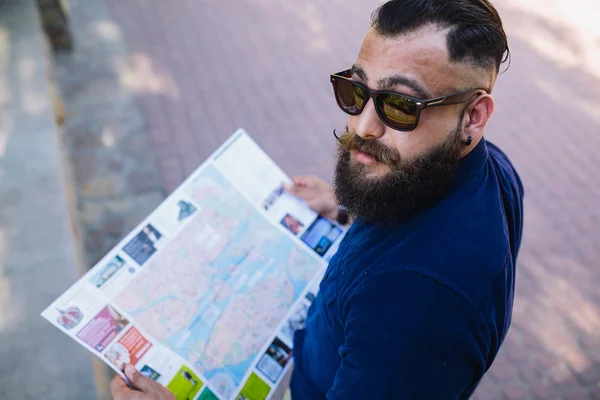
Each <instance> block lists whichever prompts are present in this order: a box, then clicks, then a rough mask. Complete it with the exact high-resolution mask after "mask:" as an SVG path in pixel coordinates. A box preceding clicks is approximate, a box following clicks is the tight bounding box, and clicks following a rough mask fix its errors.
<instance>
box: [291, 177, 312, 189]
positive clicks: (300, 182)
mask: <svg viewBox="0 0 600 400" xmlns="http://www.w3.org/2000/svg"><path fill="white" fill-rule="evenodd" d="M292 182H294V186H299V187H310V186H313V185H314V183H315V177H314V176H312V175H298V176H294V177H292Z"/></svg>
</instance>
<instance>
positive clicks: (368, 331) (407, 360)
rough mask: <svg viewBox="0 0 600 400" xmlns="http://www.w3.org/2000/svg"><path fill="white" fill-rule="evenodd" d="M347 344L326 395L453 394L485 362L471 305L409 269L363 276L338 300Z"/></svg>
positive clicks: (434, 396) (406, 397) (401, 396)
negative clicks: (364, 278)
mask: <svg viewBox="0 0 600 400" xmlns="http://www.w3.org/2000/svg"><path fill="white" fill-rule="evenodd" d="M341 312H342V316H343V318H344V320H345V325H344V333H345V343H344V344H343V345H342V346H340V349H339V353H340V356H341V358H342V362H341V365H340V367H339V370H338V371H337V374H336V376H335V380H334V383H333V386H332V388H331V389H330V390H329V392H328V393H327V399H328V400H334V399H344V400H348V399H373V400H375V399H403V400H409V399H442V400H446V399H457V398H458V397H459V396H460V394H461V393H462V392H463V391H464V390H465V389H466V388H467V387H468V386H469V385H471V384H472V382H473V380H474V378H475V377H476V376H480V374H482V373H483V372H484V370H485V366H486V364H487V361H486V360H487V352H488V346H489V344H488V343H489V338H487V337H486V335H485V329H483V325H482V320H481V317H480V315H479V313H478V312H477V310H476V309H475V308H474V307H473V306H472V305H471V304H469V302H467V301H466V300H465V299H464V298H463V297H461V296H459V295H458V294H457V293H456V292H455V291H454V290H452V289H451V288H449V287H447V286H445V285H443V284H442V283H440V282H438V281H437V280H435V279H432V278H430V277H427V276H423V275H421V274H419V273H416V272H411V271H393V272H386V273H385V274H380V275H378V276H373V277H371V278H370V279H368V280H365V281H363V283H361V284H360V285H359V286H358V287H357V288H356V289H355V290H354V292H353V293H352V295H351V296H350V297H349V300H348V301H347V302H346V303H345V304H343V305H341Z"/></svg>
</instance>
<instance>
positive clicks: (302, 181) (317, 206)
mask: <svg viewBox="0 0 600 400" xmlns="http://www.w3.org/2000/svg"><path fill="white" fill-rule="evenodd" d="M292 181H293V182H294V184H293V185H285V186H284V189H285V190H286V191H287V192H288V193H289V194H291V195H293V196H296V197H299V198H301V199H302V200H304V201H306V203H307V204H308V206H309V207H310V208H312V209H313V210H315V211H316V212H318V213H319V214H321V215H322V216H324V217H325V218H329V219H331V220H335V219H336V218H337V215H338V206H337V203H336V201H335V195H334V193H333V189H332V187H331V186H329V185H328V184H327V182H325V181H323V180H322V179H320V178H318V177H316V176H314V175H308V176H295V177H293V178H292Z"/></svg>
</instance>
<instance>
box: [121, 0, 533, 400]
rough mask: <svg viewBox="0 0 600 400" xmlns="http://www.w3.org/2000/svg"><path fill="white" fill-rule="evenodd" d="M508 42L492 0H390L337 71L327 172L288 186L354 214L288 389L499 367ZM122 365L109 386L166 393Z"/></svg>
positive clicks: (309, 392) (330, 394)
mask: <svg viewBox="0 0 600 400" xmlns="http://www.w3.org/2000/svg"><path fill="white" fill-rule="evenodd" d="M508 54H509V53H508V45H507V39H506V34H505V32H504V29H503V26H502V21H501V19H500V16H499V15H498V12H497V11H496V9H495V8H494V7H493V6H492V5H491V4H490V2H489V1H488V0H391V1H388V2H386V3H384V4H382V5H381V6H380V7H379V8H378V9H377V10H376V11H375V13H374V14H373V17H372V26H371V29H370V30H369V32H368V33H367V35H366V38H365V39H364V42H363V44H362V47H361V49H360V52H359V54H358V58H357V60H356V62H355V63H354V65H353V66H352V67H351V68H350V69H348V70H345V71H342V72H338V73H335V74H332V75H331V83H332V85H333V93H334V95H335V99H336V101H337V104H338V105H339V107H340V108H341V109H342V111H344V112H345V113H347V114H348V115H349V117H348V125H347V129H346V130H345V132H342V133H340V134H338V135H336V137H337V139H338V144H339V146H338V147H339V151H338V155H337V165H336V169H335V180H334V184H333V187H330V186H329V185H328V184H326V183H325V182H324V181H322V180H320V179H318V178H317V177H314V176H300V177H295V178H294V179H293V181H294V184H293V185H292V186H290V187H288V188H287V190H288V191H289V192H290V193H292V194H294V195H296V196H298V197H300V198H302V199H304V200H306V201H307V203H308V204H309V205H310V206H311V207H312V208H314V209H315V210H316V211H318V212H319V213H320V214H321V215H323V216H325V217H329V218H331V219H337V220H338V221H340V222H343V223H345V222H347V221H348V220H351V221H352V226H351V228H350V229H349V231H348V233H347V235H346V236H345V238H344V240H343V241H342V243H341V244H340V247H339V250H338V252H337V253H336V255H335V256H334V257H333V258H332V260H331V262H330V264H329V266H328V268H327V271H326V273H325V275H324V277H323V279H322V282H321V284H320V290H319V294H318V295H317V297H316V299H315V300H314V302H313V304H312V306H311V308H310V309H309V312H308V317H307V321H306V328H305V329H302V330H299V331H297V332H296V334H295V338H294V349H293V351H294V363H295V366H294V370H293V374H292V378H291V394H292V399H293V400H319V399H328V400H334V399H344V400H347V399H350V400H353V399H357V400H358V399H360V400H365V399H369V400H373V399H382V400H383V399H385V400H387V399H401V400H406V399H417V400H447V399H461V400H462V399H467V398H469V397H470V396H471V395H472V394H473V392H474V390H475V388H476V387H477V384H478V383H479V382H480V380H481V378H482V377H483V375H484V373H485V372H486V371H487V370H488V369H489V367H490V366H491V364H492V362H493V361H494V358H495V357H496V354H497V353H498V350H499V348H500V346H501V344H502V342H503V340H504V338H505V337H506V333H507V331H508V328H509V325H510V321H511V314H512V306H513V298H514V289H515V263H516V258H517V253H518V250H519V245H520V242H521V232H522V224H523V187H522V184H521V181H520V179H519V177H518V175H517V173H516V171H515V170H514V168H513V166H512V165H511V163H510V162H509V160H508V159H507V157H506V156H505V155H504V154H503V153H502V152H501V151H500V150H499V149H498V147H496V146H494V145H493V144H491V143H490V142H488V141H486V140H485V139H484V131H485V127H486V124H487V122H488V120H489V118H490V116H491V115H492V113H493V111H494V99H493V97H492V94H491V93H492V88H493V87H494V84H495V82H496V78H497V76H498V73H499V69H500V66H501V64H502V63H503V62H504V61H506V59H507V58H508ZM126 373H127V376H128V377H130V380H131V382H132V384H133V386H134V387H137V388H138V389H139V391H132V390H130V389H128V388H127V386H126V385H125V383H124V382H123V380H122V379H121V378H119V377H117V378H116V379H115V381H113V395H114V396H115V399H123V400H125V399H139V400H144V399H148V400H150V399H157V400H158V399H170V398H172V397H170V396H171V395H170V393H169V392H168V391H166V389H164V388H163V387H162V386H160V385H158V384H154V382H151V381H149V380H147V379H144V378H143V377H141V375H140V374H139V373H136V372H135V369H132V368H131V367H129V368H128V369H126ZM165 391H166V392H165ZM127 396H139V397H127Z"/></svg>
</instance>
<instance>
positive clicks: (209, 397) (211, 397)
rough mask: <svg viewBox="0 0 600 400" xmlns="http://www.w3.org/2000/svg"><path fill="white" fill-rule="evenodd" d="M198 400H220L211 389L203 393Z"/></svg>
mask: <svg viewBox="0 0 600 400" xmlns="http://www.w3.org/2000/svg"><path fill="white" fill-rule="evenodd" d="M198 400H219V398H218V397H217V396H216V395H215V394H214V393H213V392H211V391H210V389H206V390H205V391H204V392H202V394H201V395H200V397H198Z"/></svg>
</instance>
